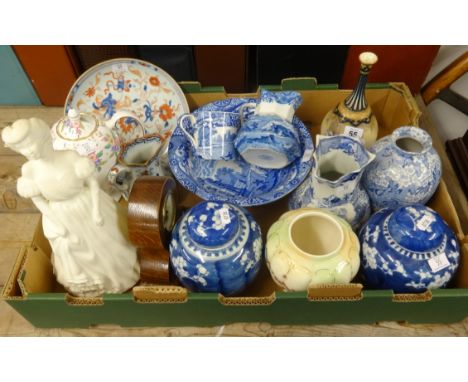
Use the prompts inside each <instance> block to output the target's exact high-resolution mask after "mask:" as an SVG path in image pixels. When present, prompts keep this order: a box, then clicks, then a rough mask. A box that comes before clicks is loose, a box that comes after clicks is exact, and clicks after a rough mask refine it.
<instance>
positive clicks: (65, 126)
mask: <svg viewBox="0 0 468 382" xmlns="http://www.w3.org/2000/svg"><path fill="white" fill-rule="evenodd" d="M97 128H98V121H97V119H96V118H95V117H94V116H93V115H90V114H83V113H78V111H77V110H75V109H70V110H69V111H68V113H67V116H66V117H64V118H62V119H61V120H60V121H58V123H57V125H56V133H57V135H58V136H59V137H60V138H62V139H65V140H67V141H81V140H85V139H88V138H89V137H91V136H92V135H93V134H94V133H95V132H96V130H97Z"/></svg>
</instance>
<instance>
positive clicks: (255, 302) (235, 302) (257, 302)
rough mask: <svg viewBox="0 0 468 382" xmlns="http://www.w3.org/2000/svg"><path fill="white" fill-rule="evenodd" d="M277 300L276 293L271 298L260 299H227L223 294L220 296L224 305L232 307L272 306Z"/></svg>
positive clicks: (220, 301) (250, 297) (260, 297)
mask: <svg viewBox="0 0 468 382" xmlns="http://www.w3.org/2000/svg"><path fill="white" fill-rule="evenodd" d="M275 300H276V293H275V292H273V293H272V294H271V295H269V296H259V297H253V296H249V297H226V296H223V295H222V294H218V301H219V303H220V304H222V305H231V306H262V305H271V304H273V303H274V302H275Z"/></svg>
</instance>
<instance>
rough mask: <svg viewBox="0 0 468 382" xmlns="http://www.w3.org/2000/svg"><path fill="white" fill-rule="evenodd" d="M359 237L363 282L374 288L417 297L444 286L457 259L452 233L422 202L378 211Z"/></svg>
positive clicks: (457, 253) (456, 249)
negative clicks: (416, 294) (426, 291)
mask: <svg viewBox="0 0 468 382" xmlns="http://www.w3.org/2000/svg"><path fill="white" fill-rule="evenodd" d="M359 238H360V241H361V255H362V260H361V265H362V276H363V278H364V280H365V281H364V283H365V286H368V287H371V288H375V289H392V290H393V291H394V292H396V293H415V292H423V291H425V290H427V289H436V288H442V287H444V286H446V285H447V283H448V282H449V281H450V280H451V279H452V277H453V275H454V274H455V272H456V270H457V268H458V264H459V261H460V247H459V244H458V241H457V238H456V236H455V233H454V232H453V230H452V229H451V228H450V227H449V226H448V225H447V223H445V221H444V220H443V219H442V218H441V216H440V215H439V214H438V213H437V212H435V211H433V210H432V209H430V208H429V207H426V206H423V205H421V204H415V205H412V206H406V207H400V208H398V209H396V210H391V209H382V210H380V211H378V212H377V213H375V214H374V215H373V216H371V218H370V219H369V221H368V222H367V223H366V225H365V226H364V227H363V228H362V229H361V232H360V235H359Z"/></svg>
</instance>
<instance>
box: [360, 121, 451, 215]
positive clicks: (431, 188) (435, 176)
mask: <svg viewBox="0 0 468 382" xmlns="http://www.w3.org/2000/svg"><path fill="white" fill-rule="evenodd" d="M369 151H371V152H372V153H375V155H376V158H375V161H374V162H373V163H372V164H371V165H370V166H369V167H368V169H367V170H366V172H365V174H364V177H363V185H364V187H365V189H366V191H367V193H368V194H369V197H370V198H371V202H372V207H373V208H374V210H379V209H381V208H385V207H388V208H397V207H400V206H406V205H410V204H414V203H421V204H426V203H427V202H428V200H429V199H430V198H431V196H432V195H433V194H434V192H435V190H436V189H437V186H438V185H439V182H440V178H441V175H442V167H441V162H440V158H439V155H438V154H437V152H436V151H435V149H434V148H433V147H432V139H431V136H430V135H429V134H428V133H426V132H425V131H424V130H422V129H420V128H419V127H415V126H402V127H399V128H398V129H396V130H394V131H393V133H392V134H391V135H388V136H386V137H384V138H382V139H379V140H378V141H377V142H376V143H375V144H374V145H373V146H372V147H371V148H370V149H369Z"/></svg>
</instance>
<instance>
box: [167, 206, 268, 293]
mask: <svg viewBox="0 0 468 382" xmlns="http://www.w3.org/2000/svg"><path fill="white" fill-rule="evenodd" d="M170 252H171V254H170V259H171V264H172V267H173V269H174V272H175V274H176V276H177V277H178V278H179V280H180V282H181V283H182V285H184V286H185V287H186V288H188V289H190V290H192V291H198V292H217V293H222V294H223V295H225V296H229V295H233V294H236V293H238V292H241V291H242V290H243V289H244V288H245V287H246V286H247V285H248V284H250V283H251V282H252V280H253V279H254V278H255V276H256V275H257V273H258V271H259V269H260V266H261V259H262V255H263V246H262V235H261V232H260V227H259V225H258V224H257V223H256V222H255V220H254V219H253V217H252V216H251V215H250V214H249V213H248V212H247V211H246V210H245V209H243V208H240V207H236V206H233V205H231V204H227V203H221V202H202V203H199V204H197V205H196V206H194V207H192V208H191V209H190V210H189V211H187V213H186V214H185V215H184V216H182V218H181V219H180V220H179V221H178V222H177V224H176V226H175V227H174V230H173V231H172V240H171V243H170Z"/></svg>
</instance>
